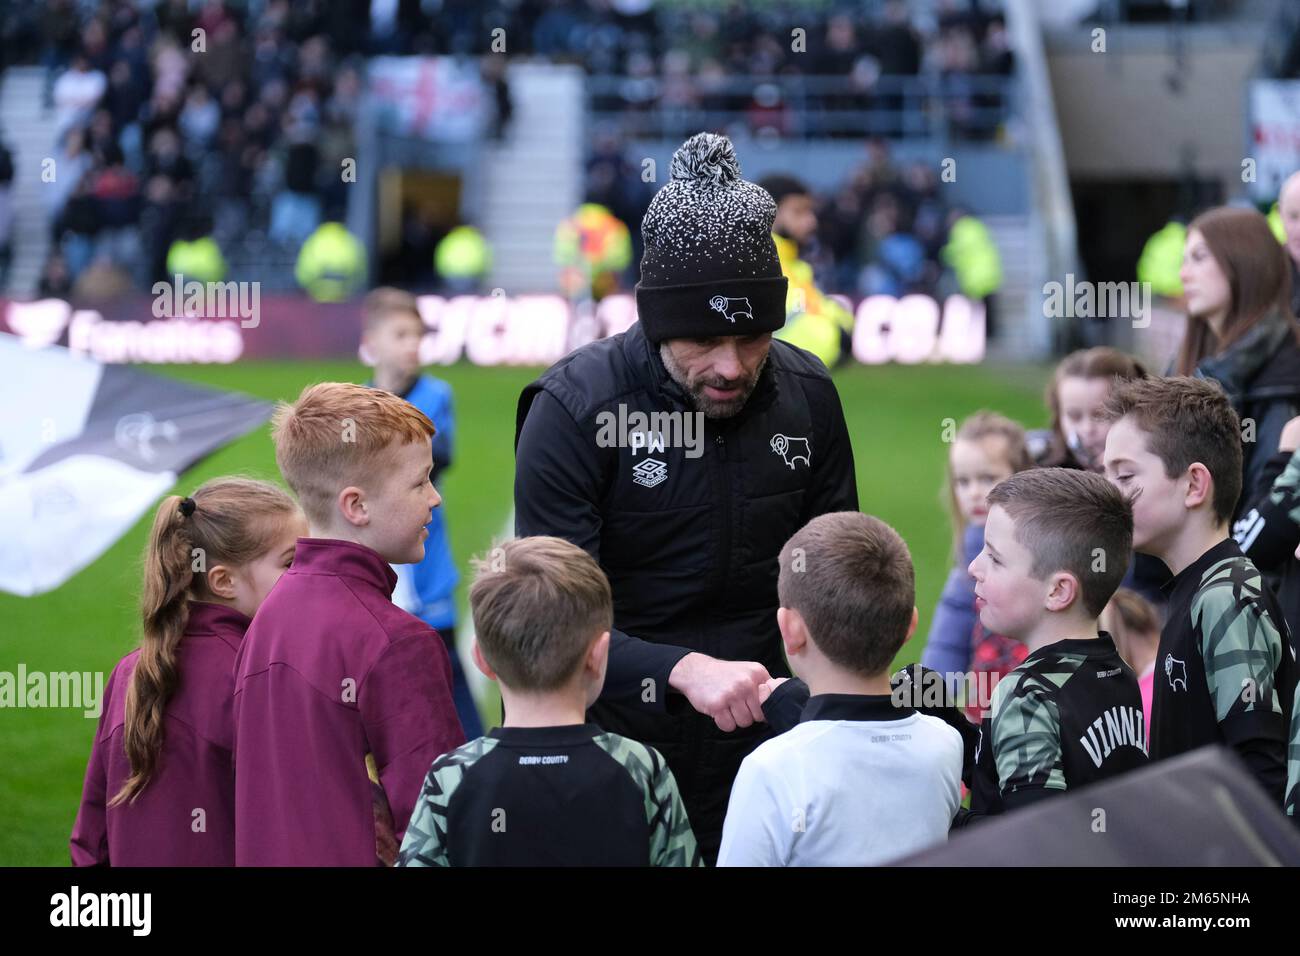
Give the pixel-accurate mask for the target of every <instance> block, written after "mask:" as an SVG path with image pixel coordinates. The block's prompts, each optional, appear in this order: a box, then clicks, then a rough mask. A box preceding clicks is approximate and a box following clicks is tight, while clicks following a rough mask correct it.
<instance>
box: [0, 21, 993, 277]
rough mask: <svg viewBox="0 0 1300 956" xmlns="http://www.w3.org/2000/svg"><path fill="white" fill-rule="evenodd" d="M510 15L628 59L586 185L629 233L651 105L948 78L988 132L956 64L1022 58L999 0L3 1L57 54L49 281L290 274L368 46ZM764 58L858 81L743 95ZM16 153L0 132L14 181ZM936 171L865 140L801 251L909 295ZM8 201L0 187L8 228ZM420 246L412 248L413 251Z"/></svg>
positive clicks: (417, 272) (755, 120)
mask: <svg viewBox="0 0 1300 956" xmlns="http://www.w3.org/2000/svg"><path fill="white" fill-rule="evenodd" d="M791 24H798V25H799V27H800V28H801V29H803V30H804V31H805V34H804V43H805V45H806V52H794V50H793V49H792V42H791V40H790V39H789V34H790V31H791V29H792V27H791ZM497 29H502V30H504V31H505V32H504V34H502V36H503V38H504V42H505V44H506V46H505V52H506V53H507V55H509V56H519V55H523V56H542V57H545V58H547V59H550V60H554V61H571V62H574V63H578V64H581V65H582V66H583V67H584V68H585V69H586V70H587V71H588V72H589V73H592V74H601V75H613V76H617V77H620V78H621V80H620V82H619V83H618V85H617V93H616V94H614V95H613V96H612V100H610V101H608V102H605V103H604V104H603V106H604V107H607V108H610V109H612V110H613V111H614V112H615V113H616V114H618V115H620V116H623V117H625V120H623V121H619V122H616V123H615V124H614V128H613V129H610V130H605V131H604V132H602V133H600V134H599V135H598V136H597V137H595V142H594V145H593V148H592V151H591V153H590V155H589V161H588V168H587V178H588V194H589V198H590V199H591V201H593V202H599V203H602V204H605V205H607V206H608V207H609V208H610V209H611V210H612V211H613V213H614V214H615V215H616V216H617V217H618V218H619V219H621V220H622V221H623V222H625V223H627V224H628V225H629V226H630V227H631V231H632V233H633V240H634V242H637V243H639V241H640V237H639V234H638V233H639V230H638V229H637V225H638V224H639V222H640V217H641V214H642V213H643V212H644V208H645V204H646V203H647V202H648V201H649V192H647V191H646V190H644V189H642V188H641V187H642V186H643V185H644V184H642V183H641V180H640V176H639V174H638V173H637V171H636V170H631V171H630V174H629V170H628V165H629V164H628V162H627V160H626V159H625V158H624V156H623V146H622V143H623V142H624V141H625V138H626V137H627V136H628V135H629V134H630V133H632V132H634V131H635V130H634V122H635V117H636V116H637V115H645V114H647V113H658V114H660V115H667V114H669V113H671V112H673V111H675V110H677V111H680V110H683V109H685V110H690V109H703V110H712V109H719V110H728V111H734V112H735V113H736V114H737V115H743V116H744V117H745V118H746V120H747V121H748V122H749V123H750V125H751V126H752V127H754V128H757V129H760V130H763V131H767V132H769V133H771V132H775V133H776V134H778V135H779V134H781V133H784V132H788V131H789V130H790V128H791V127H792V125H793V121H794V117H796V116H799V117H802V116H806V115H812V114H813V113H815V112H816V111H817V110H819V109H823V110H831V111H846V110H879V109H881V108H882V107H884V108H893V109H897V108H899V105H900V103H901V102H902V101H901V100H900V99H899V94H897V93H896V92H890V88H888V87H887V86H881V85H880V81H881V78H882V77H885V78H890V77H922V76H926V77H936V78H939V79H940V80H941V81H942V82H943V83H944V84H946V86H945V87H944V89H945V91H947V92H946V93H945V108H946V109H947V110H948V111H949V115H950V116H951V117H952V118H953V122H954V129H955V131H956V132H957V133H958V134H959V135H960V134H961V132H962V130H965V132H966V133H967V134H968V135H970V136H985V135H993V134H994V133H995V131H996V124H994V125H992V126H990V125H989V124H987V123H985V122H983V121H980V122H975V120H974V117H975V115H976V111H983V112H985V113H987V111H988V109H987V108H989V107H990V106H992V107H997V106H998V96H996V95H995V96H993V97H992V100H991V101H990V98H989V95H987V94H986V93H983V92H980V88H978V87H977V88H972V89H971V90H969V91H968V95H965V96H963V95H962V92H961V91H962V82H963V78H971V77H979V76H1006V75H1008V74H1010V73H1011V71H1012V67H1013V64H1012V55H1011V53H1010V51H1009V49H1008V41H1007V36H1006V29H1005V24H1004V21H1003V18H1002V14H1001V12H1000V2H999V0H921V2H914V3H904V2H901V0H867V2H864V3H860V4H855V5H853V6H852V7H851V8H850V7H848V6H846V5H843V4H838V5H837V4H833V3H828V4H826V5H824V6H818V7H814V8H812V9H809V7H808V6H807V5H803V4H795V3H788V4H787V3H770V4H757V5H744V4H740V3H713V4H679V3H672V4H667V3H658V4H656V3H655V2H654V0H509V2H503V0H495V2H487V3H477V2H467V0H389V2H371V0H337V2H325V0H292V2H291V0H246V2H237V0H157V2H156V3H155V2H146V0H41V2H35V0H9V2H8V3H6V4H5V6H4V10H3V11H0V67H3V66H5V65H7V64H11V63H15V62H27V63H31V62H39V63H41V64H42V65H44V66H45V67H46V69H47V74H48V77H49V80H48V83H47V86H46V90H45V101H46V102H45V104H44V105H45V108H46V111H47V115H48V116H49V117H50V118H51V120H52V124H53V126H54V128H55V132H56V136H57V140H56V144H55V147H54V151H53V157H52V158H53V159H54V167H53V168H54V170H55V171H56V173H55V176H54V178H53V180H52V181H50V182H48V183H47V184H46V188H45V189H44V190H43V193H42V195H43V199H44V202H45V204H46V207H47V213H48V221H49V223H50V228H51V231H52V236H51V238H52V244H51V252H50V255H49V257H48V260H47V262H46V263H45V266H44V269H43V273H42V276H41V280H40V292H41V294H44V295H68V294H69V293H70V292H71V291H72V290H73V289H74V287H76V286H77V285H78V283H83V284H89V285H90V286H91V290H92V291H93V292H94V293H95V294H96V295H97V296H101V297H102V296H103V295H107V294H112V293H114V292H115V291H116V290H117V289H119V288H130V287H132V286H134V287H137V288H147V287H149V286H150V285H152V283H153V282H155V281H157V280H159V279H166V278H169V277H170V276H171V275H172V274H173V273H174V272H175V271H176V268H175V262H171V263H169V256H172V255H176V256H184V257H185V259H186V264H187V265H188V266H189V270H187V271H194V272H198V273H203V275H200V276H199V277H200V278H249V277H250V276H249V275H246V274H245V273H246V272H247V271H248V270H249V269H251V270H252V271H253V272H254V274H255V275H256V276H257V277H259V278H262V277H263V272H264V271H265V270H266V269H268V268H274V267H275V265H276V264H283V265H285V266H286V269H285V271H286V273H287V272H288V270H289V269H291V268H292V262H293V257H294V255H295V253H296V251H297V250H298V249H299V248H300V247H301V246H302V245H303V243H304V241H305V240H306V239H307V238H308V237H309V236H310V235H311V234H312V233H313V231H314V230H315V229H316V228H317V226H319V225H320V224H322V223H324V222H327V221H330V220H335V219H339V218H342V215H343V211H344V205H345V200H346V183H345V182H344V181H343V177H342V176H340V173H339V170H340V165H341V163H342V161H343V160H344V158H346V157H349V156H354V155H355V132H354V122H355V119H356V117H357V113H358V109H359V108H360V104H361V102H362V95H363V87H364V76H365V61H366V58H367V57H370V56H375V55H382V54H452V55H471V54H481V53H482V52H483V51H484V49H485V45H486V44H487V43H488V42H489V40H490V38H492V37H493V36H494V34H493V31H495V30H497ZM500 60H501V58H500V57H492V56H488V57H484V61H483V62H484V64H485V65H484V67H483V69H484V73H485V80H486V82H488V83H489V84H491V85H492V86H493V87H494V88H495V89H496V91H497V98H498V101H499V109H498V127H497V129H496V131H495V135H500V126H501V123H502V122H503V121H504V119H508V116H509V95H508V91H506V89H505V81H504V77H503V75H502V70H501V69H500V67H501V63H500ZM493 67H495V69H493ZM751 75H766V76H770V77H773V78H776V79H778V80H780V79H781V78H793V77H798V76H801V75H812V76H816V75H827V76H838V77H842V78H847V80H848V82H847V84H841V85H840V86H839V87H838V88H837V91H836V92H834V93H831V94H827V95H825V96H823V97H821V99H820V100H818V101H816V102H812V103H810V102H807V101H801V102H800V103H798V104H797V109H796V108H795V106H796V104H792V103H790V102H788V101H787V100H786V99H784V98H783V97H784V94H783V92H782V89H783V88H782V87H781V85H780V83H779V82H778V83H772V84H759V85H758V86H757V87H756V88H754V89H747V90H745V91H744V92H743V94H737V93H736V92H735V91H734V90H732V89H730V88H728V89H725V90H723V89H721V88H719V86H718V84H720V83H721V82H722V81H723V80H724V79H725V78H727V77H735V76H751ZM949 94H951V95H949ZM598 99H599V97H598ZM962 104H965V106H964V107H963V105H962ZM593 106H595V107H596V109H597V112H598V113H599V112H600V111H601V107H602V104H601V103H593ZM908 108H909V109H911V108H912V107H911V106H910V105H909V107H908ZM963 110H965V112H963ZM916 111H920V112H924V107H920V106H918V107H916V108H915V110H914V112H916ZM963 116H966V117H967V118H968V119H970V122H969V123H966V122H964V121H963V120H962V117H963ZM878 132H880V133H882V134H884V135H888V133H889V131H888V130H878ZM10 145H11V146H12V144H10ZM7 156H8V154H7V153H6V152H5V151H4V148H3V144H0V191H4V186H5V183H4V178H3V177H4V175H5V166H6V164H5V162H4V160H5V159H6V158H7ZM935 185H936V184H935V177H934V173H933V172H932V171H931V170H928V169H926V168H924V167H921V166H919V165H907V166H903V167H897V166H895V164H894V163H893V162H892V161H891V160H890V158H889V150H888V146H887V145H886V144H885V143H884V142H883V141H875V142H873V144H872V146H871V148H870V152H869V160H868V162H866V163H865V164H864V165H863V167H862V168H861V169H860V170H859V171H858V172H857V173H856V174H855V175H854V176H853V177H852V178H851V179H850V180H849V181H848V182H846V183H845V184H844V185H843V186H842V187H841V188H840V189H839V190H837V191H836V192H835V193H833V194H827V195H822V196H818V197H817V203H818V220H819V227H818V231H817V235H816V238H815V240H814V243H813V245H812V248H810V249H809V250H807V255H808V257H809V261H810V262H812V263H813V264H814V266H815V267H816V268H817V269H818V271H819V274H823V273H824V274H825V275H826V276H827V278H826V285H827V286H828V287H829V288H832V289H836V290H842V291H846V292H853V291H856V292H865V291H875V290H882V289H883V290H891V291H895V292H898V293H900V294H901V292H904V291H908V290H910V289H913V288H928V287H931V286H932V285H933V283H934V282H935V281H936V278H937V275H938V273H939V272H940V271H941V270H940V269H939V266H938V262H939V259H938V250H939V248H940V247H941V245H942V242H943V233H944V226H945V216H946V214H947V211H946V210H944V209H942V208H941V206H940V204H939V203H938V200H937V198H936V195H937V190H936V189H935ZM7 217H8V211H7V209H6V208H5V207H4V204H3V203H0V229H2V228H3V227H4V224H5V222H6V219H7ZM403 235H404V239H405V240H407V241H406V242H405V243H404V245H406V246H409V247H410V250H412V251H411V252H410V255H405V256H404V257H403V259H404V261H403V264H402V273H403V275H402V278H404V279H408V280H410V281H416V280H418V279H419V278H420V277H421V276H422V275H423V274H424V273H426V272H427V271H428V268H429V266H428V263H429V262H430V255H429V250H431V249H433V248H434V247H435V246H436V244H437V243H438V242H439V241H440V240H441V239H442V238H443V236H442V233H441V232H440V231H438V230H434V229H431V228H429V227H428V224H427V223H425V224H422V223H420V222H418V221H416V220H415V219H413V218H412V217H411V216H409V215H408V216H405V217H404V220H403ZM3 238H4V237H3V235H0V269H3V267H4V264H5V250H6V244H5V243H4V241H3ZM178 250H179V251H178ZM638 252H639V250H638ZM411 256H415V257H416V258H418V260H419V262H408V261H406V260H409V259H411ZM408 272H409V273H411V275H409V276H408V275H406V273H408Z"/></svg>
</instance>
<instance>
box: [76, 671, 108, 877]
mask: <svg viewBox="0 0 1300 956" xmlns="http://www.w3.org/2000/svg"><path fill="white" fill-rule="evenodd" d="M119 666H120V665H119ZM116 688H117V668H116V667H115V668H113V673H112V674H110V675H109V678H108V685H107V687H106V688H105V691H104V698H103V700H101V701H100V705H101V709H100V712H99V724H98V725H97V726H96V728H95V737H94V741H93V742H92V743H91V745H90V761H89V762H88V763H87V764H86V779H85V782H84V783H83V784H82V787H81V807H80V808H79V809H78V810H77V819H76V822H75V823H73V824H72V837H71V839H69V841H68V846H69V849H70V850H71V853H72V865H73V866H107V865H108V862H109V860H108V811H107V806H106V804H107V802H108V796H107V789H108V775H107V771H106V770H105V767H104V748H105V746H111V742H112V738H111V737H110V738H109V739H108V740H107V741H105V740H103V739H102V738H103V736H104V725H105V724H106V723H108V722H109V721H111V720H112V719H113V717H112V713H113V711H112V707H111V706H110V705H111V704H112V694H113V691H114V690H115V689H116Z"/></svg>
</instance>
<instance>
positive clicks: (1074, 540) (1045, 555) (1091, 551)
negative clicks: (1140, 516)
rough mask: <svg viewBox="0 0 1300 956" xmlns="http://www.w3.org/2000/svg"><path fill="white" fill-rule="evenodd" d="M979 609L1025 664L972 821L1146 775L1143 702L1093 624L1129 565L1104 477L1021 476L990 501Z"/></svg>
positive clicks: (987, 754)
mask: <svg viewBox="0 0 1300 956" xmlns="http://www.w3.org/2000/svg"><path fill="white" fill-rule="evenodd" d="M988 505H989V513H988V522H987V524H986V525H985V530H984V549H983V550H982V551H981V552H980V553H979V554H978V555H976V557H975V560H974V561H972V562H971V565H970V573H971V575H972V577H974V578H975V606H976V609H977V610H978V612H979V616H980V621H981V623H982V624H983V625H984V626H985V627H986V628H988V629H989V630H991V631H996V632H997V633H999V634H1006V635H1007V636H1008V637H1012V638H1014V639H1016V640H1018V641H1022V642H1023V643H1024V644H1025V645H1026V647H1028V649H1029V655H1028V656H1027V657H1026V658H1025V659H1024V661H1022V662H1021V663H1020V665H1019V666H1017V667H1016V668H1015V669H1014V670H1012V671H1011V672H1010V673H1009V674H1007V675H1006V676H1005V677H1003V678H1002V680H1000V681H999V682H998V684H997V687H995V688H994V691H993V700H992V703H991V706H990V708H989V715H988V716H987V717H985V718H984V720H983V721H982V723H981V728H980V731H981V733H980V747H979V753H978V755H977V757H976V764H975V773H974V780H973V781H972V784H971V814H972V815H974V816H980V815H986V814H996V813H1001V812H1003V811H1004V810H1014V809H1018V808H1020V807H1022V806H1026V805H1028V804H1030V803H1034V802H1037V801H1038V800H1040V799H1043V798H1045V797H1050V796H1053V795H1059V794H1062V793H1065V792H1066V791H1067V790H1075V789H1078V788H1079V787H1083V786H1086V785H1088V784H1091V783H1095V782H1097V781H1099V780H1105V779H1107V778H1110V777H1113V776H1115V775H1117V774H1120V773H1124V772H1126V771H1129V770H1133V769H1136V768H1138V767H1141V766H1143V765H1145V764H1146V762H1147V752H1146V735H1145V733H1144V731H1143V726H1142V696H1141V693H1140V691H1139V689H1138V683H1137V677H1136V676H1135V675H1134V673H1133V671H1132V669H1131V668H1130V667H1129V666H1128V665H1127V664H1125V663H1124V661H1123V660H1122V659H1121V658H1120V656H1119V652H1118V651H1117V650H1116V649H1115V644H1114V642H1113V641H1112V640H1111V637H1110V635H1108V634H1106V633H1105V632H1103V631H1100V630H1099V629H1098V625H1097V618H1098V617H1099V616H1100V614H1101V612H1102V609H1103V608H1105V606H1106V602H1107V601H1109V600H1110V598H1111V595H1112V594H1114V593H1115V590H1116V588H1118V587H1119V583H1120V580H1121V579H1122V578H1123V577H1124V572H1125V571H1126V570H1127V569H1128V566H1129V559H1130V557H1131V544H1132V535H1133V514H1132V509H1131V508H1130V506H1129V503H1128V502H1127V501H1125V500H1124V498H1123V496H1122V495H1120V494H1119V492H1118V491H1116V490H1115V488H1114V487H1113V486H1111V485H1110V484H1109V483H1108V482H1107V481H1106V480H1105V479H1104V478H1102V477H1101V476H1100V475H1094V474H1092V473H1090V472H1085V471H1076V470H1073V469H1066V468H1037V469H1033V470H1030V471H1022V472H1020V473H1018V474H1015V475H1012V476H1011V477H1010V478H1008V479H1006V480H1005V481H1003V482H1001V483H1000V484H998V485H997V486H996V487H994V489H993V490H992V491H991V492H989V495H988Z"/></svg>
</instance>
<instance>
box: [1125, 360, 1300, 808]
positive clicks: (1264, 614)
mask: <svg viewBox="0 0 1300 956" xmlns="http://www.w3.org/2000/svg"><path fill="white" fill-rule="evenodd" d="M1103 414H1104V416H1105V418H1106V419H1107V420H1108V421H1110V422H1112V423H1113V424H1112V425H1111V429H1110V432H1109V434H1108V435H1107V437H1106V452H1105V465H1106V476H1107V477H1108V478H1109V479H1110V480H1111V481H1113V482H1114V483H1115V485H1116V486H1117V487H1118V488H1119V489H1120V491H1122V492H1124V493H1125V494H1127V495H1129V496H1131V498H1132V501H1133V545H1134V547H1135V548H1136V549H1137V550H1139V551H1141V552H1143V553H1145V554H1152V555H1155V556H1156V557H1157V558H1160V559H1161V560H1162V561H1164V563H1165V564H1166V565H1168V566H1169V570H1170V571H1171V572H1173V575H1174V577H1173V580H1172V581H1170V583H1169V584H1168V585H1166V587H1167V588H1168V589H1169V595H1170V599H1169V608H1168V616H1167V618H1166V623H1165V626H1164V629H1163V630H1162V631H1161V634H1160V646H1159V649H1158V651H1157V658H1156V683H1155V695H1154V697H1153V700H1152V705H1151V757H1152V759H1153V760H1161V759H1163V758H1165V757H1172V756H1175V755H1177V754H1181V753H1184V752H1186V751H1188V750H1193V749H1195V748H1197V747H1202V746H1205V745H1206V744H1214V743H1220V744H1226V745H1228V746H1230V747H1232V748H1233V749H1234V750H1235V751H1236V752H1237V754H1238V756H1240V757H1241V758H1242V760H1244V761H1245V763H1246V765H1247V766H1248V767H1249V768H1250V770H1251V772H1252V773H1253V774H1254V776H1255V778H1256V779H1257V780H1258V781H1259V783H1260V785H1261V786H1263V787H1264V789H1265V790H1266V791H1267V792H1268V793H1269V794H1270V795H1272V796H1273V798H1274V799H1275V800H1276V801H1277V802H1278V804H1279V805H1281V804H1282V801H1283V790H1284V788H1285V784H1286V743H1287V726H1288V721H1289V716H1290V713H1291V706H1292V700H1293V697H1294V694H1295V680H1296V678H1295V661H1294V659H1293V657H1292V655H1291V650H1290V646H1289V645H1290V641H1289V637H1288V632H1287V627H1286V622H1285V619H1284V618H1283V616H1282V613H1281V610H1280V609H1279V607H1278V604H1277V600H1276V598H1275V597H1274V596H1273V593H1272V591H1271V590H1270V589H1269V588H1268V587H1267V586H1266V584H1265V583H1264V581H1263V580H1262V578H1261V577H1260V573H1259V571H1258V570H1257V569H1256V568H1255V565H1254V564H1253V563H1252V562H1251V560H1250V559H1249V558H1247V557H1245V555H1243V554H1242V553H1241V549H1240V548H1239V547H1238V546H1237V543H1236V542H1235V541H1233V539H1232V538H1231V536H1230V535H1229V525H1230V522H1231V520H1232V515H1233V511H1234V509H1235V508H1236V504H1237V498H1238V496H1239V495H1240V494H1241V486H1242V465H1241V461H1242V449H1241V426H1240V422H1239V421H1238V418H1237V413H1236V412H1235V411H1233V408H1232V405H1231V404H1230V403H1229V401H1228V398H1227V396H1226V395H1225V394H1224V393H1223V390H1222V389H1221V388H1219V386H1218V385H1217V384H1216V383H1214V382H1211V381H1208V380H1205V379H1194V378H1187V377H1181V376H1180V377H1174V378H1151V379H1145V380H1135V381H1130V382H1121V383H1117V384H1116V386H1115V388H1114V389H1112V391H1111V394H1110V398H1109V399H1108V401H1107V402H1106V404H1105V406H1104V407H1103Z"/></svg>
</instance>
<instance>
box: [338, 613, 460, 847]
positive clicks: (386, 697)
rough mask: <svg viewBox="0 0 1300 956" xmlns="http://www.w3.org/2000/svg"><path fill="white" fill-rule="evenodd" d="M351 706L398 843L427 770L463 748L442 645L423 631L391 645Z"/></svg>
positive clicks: (371, 671) (430, 633) (444, 647)
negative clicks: (357, 712) (356, 707)
mask: <svg viewBox="0 0 1300 956" xmlns="http://www.w3.org/2000/svg"><path fill="white" fill-rule="evenodd" d="M357 703H358V705H359V706H360V709H361V723H362V727H363V728H364V730H365V734H366V740H367V741H368V742H369V744H370V751H371V753H373V754H374V757H375V764H376V767H377V769H378V771H379V779H380V783H381V784H382V785H383V788H384V793H385V794H386V795H387V797H388V805H389V807H390V808H391V809H392V813H393V826H394V829H395V831H396V836H397V840H398V842H399V843H400V842H401V839H402V835H403V834H404V833H405V832H406V824H407V823H408V822H409V821H410V819H411V813H412V811H413V810H414V809H415V801H416V799H417V798H418V797H419V795H420V787H421V785H422V784H423V783H424V778H425V776H426V775H427V774H428V773H429V767H430V765H431V764H432V763H433V761H434V760H436V759H437V758H438V757H440V756H442V755H443V754H445V753H446V752H447V751H449V750H454V749H455V748H457V747H459V746H460V745H461V744H463V743H464V742H465V731H464V730H463V729H461V726H460V718H458V717H457V716H456V707H455V704H454V703H453V702H452V696H451V666H450V664H449V663H448V661H447V649H446V645H444V644H443V642H442V639H441V638H440V637H438V635H437V633H436V632H435V631H434V630H433V629H432V628H429V629H428V630H426V631H424V632H422V633H419V634H414V635H412V636H410V637H405V638H402V639H400V640H397V641H395V642H394V643H393V644H391V645H390V646H389V647H388V648H387V649H386V650H385V651H384V653H383V655H382V656H381V657H380V658H379V660H378V661H377V662H376V663H375V666H374V667H372V668H371V670H370V673H369V674H368V675H367V676H366V679H365V683H364V684H363V685H362V686H361V688H360V689H359V691H358V694H357Z"/></svg>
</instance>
